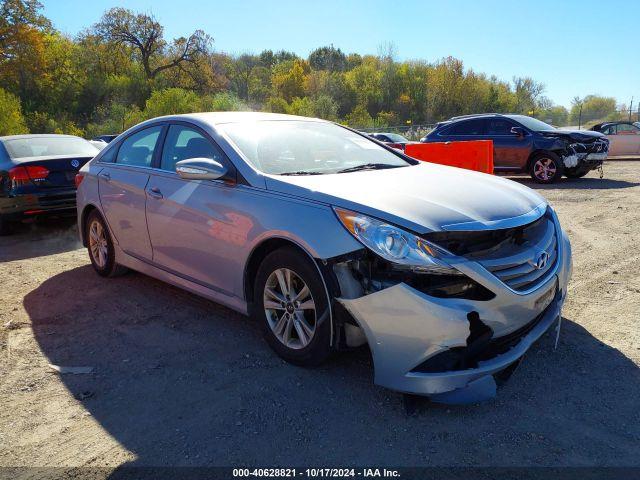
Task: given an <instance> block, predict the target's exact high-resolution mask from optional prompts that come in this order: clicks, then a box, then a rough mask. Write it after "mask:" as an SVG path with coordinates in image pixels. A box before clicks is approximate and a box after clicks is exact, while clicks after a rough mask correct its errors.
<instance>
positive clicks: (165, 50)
mask: <svg viewBox="0 0 640 480" xmlns="http://www.w3.org/2000/svg"><path fill="white" fill-rule="evenodd" d="M94 31H95V33H96V34H98V35H100V36H102V37H103V38H104V39H105V40H106V41H109V42H113V43H115V44H125V45H129V46H131V47H133V49H134V51H135V52H136V53H137V56H138V58H139V60H140V62H141V64H142V67H143V69H144V72H145V75H146V76H147V78H148V79H154V78H155V77H156V76H157V75H158V74H159V73H160V72H162V71H164V70H167V69H171V68H179V67H183V66H184V65H185V64H187V63H194V62H196V61H197V60H198V58H200V57H201V56H202V55H204V54H206V53H208V51H209V47H210V45H211V43H212V41H213V40H212V39H211V37H209V36H208V35H207V34H205V33H204V32H203V31H202V30H196V31H195V32H194V33H192V34H191V35H190V36H189V37H180V38H176V39H174V40H173V42H171V43H168V42H167V41H166V40H165V39H164V28H163V27H162V25H160V23H159V22H158V21H157V20H156V19H155V18H154V17H153V16H152V15H147V14H143V13H134V12H133V11H131V10H128V9H126V8H121V7H116V8H112V9H110V10H107V11H106V12H105V14H104V15H103V16H102V19H101V20H100V21H99V22H98V23H97V24H96V25H94Z"/></svg>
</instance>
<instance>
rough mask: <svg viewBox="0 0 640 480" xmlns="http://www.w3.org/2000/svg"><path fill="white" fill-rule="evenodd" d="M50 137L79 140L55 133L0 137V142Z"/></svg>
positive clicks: (71, 136) (74, 136)
mask: <svg viewBox="0 0 640 480" xmlns="http://www.w3.org/2000/svg"><path fill="white" fill-rule="evenodd" d="M51 137H67V138H81V137H78V136H76V135H61V134H57V133H25V134H23V135H6V136H4V137H0V141H4V140H18V139H27V138H51ZM83 140H84V139H83Z"/></svg>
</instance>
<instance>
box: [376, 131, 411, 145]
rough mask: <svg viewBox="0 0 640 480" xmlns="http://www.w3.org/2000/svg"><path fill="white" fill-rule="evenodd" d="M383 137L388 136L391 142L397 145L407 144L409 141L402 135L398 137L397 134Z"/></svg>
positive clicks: (386, 134)
mask: <svg viewBox="0 0 640 480" xmlns="http://www.w3.org/2000/svg"><path fill="white" fill-rule="evenodd" d="M382 135H384V136H386V137H387V138H388V139H389V140H391V141H392V142H396V143H407V142H408V141H409V140H407V139H406V138H404V137H403V136H402V135H398V134H397V133H383V134H382Z"/></svg>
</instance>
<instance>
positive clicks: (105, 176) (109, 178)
mask: <svg viewBox="0 0 640 480" xmlns="http://www.w3.org/2000/svg"><path fill="white" fill-rule="evenodd" d="M98 175H99V176H101V177H102V178H104V179H105V180H106V181H107V182H108V181H109V180H111V175H110V174H109V172H102V173H99V174H98Z"/></svg>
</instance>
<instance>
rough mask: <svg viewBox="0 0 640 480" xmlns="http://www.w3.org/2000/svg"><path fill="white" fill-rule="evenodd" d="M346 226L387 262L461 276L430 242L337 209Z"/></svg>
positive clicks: (430, 271)
mask: <svg viewBox="0 0 640 480" xmlns="http://www.w3.org/2000/svg"><path fill="white" fill-rule="evenodd" d="M334 210H335V212H336V214H337V215H338V218H339V219H340V222H342V225H344V227H345V228H346V229H347V230H349V232H351V234H352V235H353V236H354V237H356V239H358V240H359V241H360V242H361V243H362V244H363V245H364V246H365V247H367V248H369V249H370V250H371V251H372V252H374V253H376V254H378V255H380V256H381V257H382V258H384V259H385V260H387V261H389V262H392V263H395V264H399V265H405V266H408V267H412V268H413V269H414V270H422V271H424V272H425V273H427V272H428V273H435V274H446V275H461V273H460V272H459V271H458V270H456V269H454V268H453V267H451V266H450V265H449V264H447V263H446V262H444V261H443V260H442V259H441V258H438V257H441V256H442V253H441V250H440V249H439V248H438V247H436V246H435V245H433V244H430V243H429V242H427V241H426V240H423V239H422V238H420V237H417V236H416V235H413V234H412V233H409V232H406V231H404V230H402V229H401V228H398V227H396V226H394V225H389V224H387V223H384V222H381V221H380V220H376V219H375V218H371V217H367V216H366V215H362V214H360V213H356V212H351V211H349V210H343V209H341V208H334Z"/></svg>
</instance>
